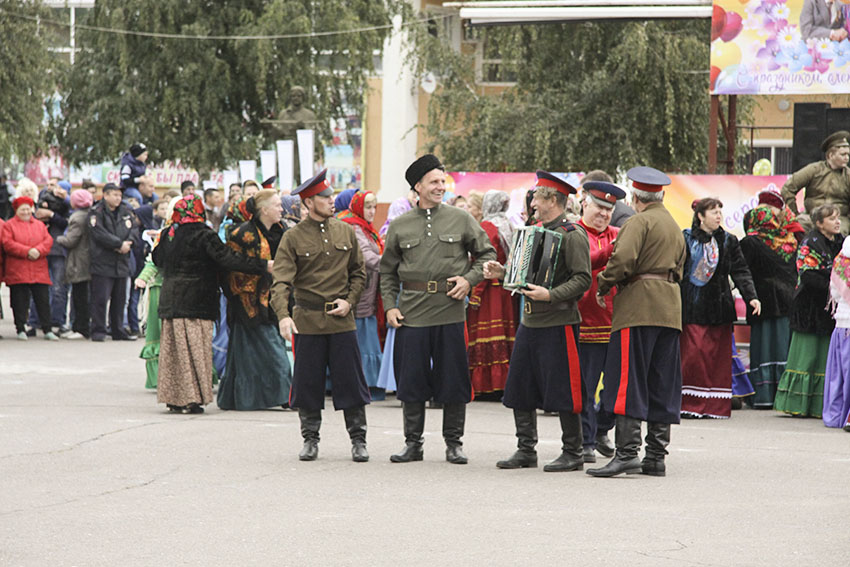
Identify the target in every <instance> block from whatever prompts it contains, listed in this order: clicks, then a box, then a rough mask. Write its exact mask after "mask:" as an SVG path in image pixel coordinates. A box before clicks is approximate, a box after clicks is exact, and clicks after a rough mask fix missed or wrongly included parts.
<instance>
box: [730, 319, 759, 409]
mask: <svg viewBox="0 0 850 567" xmlns="http://www.w3.org/2000/svg"><path fill="white" fill-rule="evenodd" d="M754 393H755V390H754V389H753V385H752V384H751V383H750V377H749V373H748V372H747V366H746V365H745V364H744V361H743V360H742V358H741V355H740V353H739V352H738V345H737V344H735V333H732V397H734V398H744V397H747V396H752V395H753V394H754Z"/></svg>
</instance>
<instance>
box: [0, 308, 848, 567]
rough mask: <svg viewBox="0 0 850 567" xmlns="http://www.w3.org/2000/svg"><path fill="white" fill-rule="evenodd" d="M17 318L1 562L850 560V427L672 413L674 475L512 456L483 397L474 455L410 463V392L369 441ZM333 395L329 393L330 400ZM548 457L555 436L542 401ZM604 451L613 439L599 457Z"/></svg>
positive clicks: (469, 448)
mask: <svg viewBox="0 0 850 567" xmlns="http://www.w3.org/2000/svg"><path fill="white" fill-rule="evenodd" d="M4 305H5V307H6V308H7V309H6V319H4V320H2V321H0V335H2V336H3V337H4V338H3V339H2V340H0V565H2V566H7V565H8V566H18V565H22V566H23V565H26V566H30V565H33V566H42V565H51V566H65V565H68V566H71V565H80V566H88V565H96V566H100V565H104V566H112V565H120V566H136V565H138V566H148V565H168V566H170V565H239V566H241V565H475V566H478V567H483V566H489V565H543V564H552V565H628V566H644V565H646V566H650V565H651V566H655V567H666V566H671V567H672V566H690V565H699V566H715V565H717V566H720V565H722V566H727V565H736V566H737V565H771V566H775V565H794V566H806V565H818V566H831V565H836V566H846V565H848V564H849V563H850V535H848V530H847V519H848V516H850V483H848V478H850V434H848V433H845V432H844V431H842V430H834V429H827V428H825V427H824V426H823V424H822V422H821V421H820V420H816V419H801V418H791V417H786V416H781V415H779V414H777V413H775V412H773V411H755V410H746V409H745V410H740V411H736V412H734V413H733V416H732V419H729V420H723V421H719V420H718V421H714V420H712V421H706V420H691V421H685V422H683V423H682V424H681V425H679V426H674V428H673V433H672V444H671V446H670V456H669V457H668V458H667V471H668V476H667V477H665V478H654V477H645V476H640V475H634V476H626V477H618V478H613V479H596V478H591V477H589V476H588V475H586V474H585V473H584V472H571V473H544V472H543V470H542V466H541V468H538V469H525V470H513V471H505V470H498V469H496V466H495V463H496V461H497V460H499V459H502V458H505V457H507V456H508V455H510V454H511V453H512V451H513V450H514V448H515V437H514V432H513V419H512V417H511V413H510V411H509V410H508V409H506V408H504V407H502V406H501V405H500V404H498V403H493V402H474V403H472V404H470V405H469V406H468V414H467V431H466V436H465V437H464V442H465V450H466V452H467V454H468V456H469V458H470V462H469V464H468V465H465V466H460V465H451V464H449V463H447V462H445V457H444V446H443V443H442V439H441V435H440V423H441V419H442V412H441V411H440V410H438V409H434V410H429V411H428V413H427V422H426V431H427V433H426V441H425V460H424V461H423V462H421V463H409V464H394V463H390V462H389V456H390V454H391V453H393V452H396V451H398V450H399V449H400V448H401V447H402V444H403V437H402V431H401V409H400V404H399V403H398V402H397V401H396V400H395V399H389V400H388V401H383V402H376V403H373V404H372V405H371V406H369V408H368V410H367V416H368V421H369V434H368V445H369V452H370V453H371V461H370V462H368V463H353V462H352V461H351V459H350V452H349V442H348V439H347V435H346V432H345V428H344V425H343V419H342V414H341V413H338V412H334V411H331V410H326V411H325V412H324V423H323V425H322V441H321V443H320V446H319V459H318V460H317V461H315V462H307V463H302V462H299V461H298V458H297V454H298V451H299V449H300V447H301V439H300V434H299V426H298V416H297V414H296V413H295V412H292V411H284V410H281V409H273V410H267V411H255V412H235V411H220V410H218V409H217V408H216V407H215V404H213V405H211V406H208V407H207V412H206V413H205V414H204V415H171V414H168V413H167V412H166V411H165V408H164V406H163V405H158V404H157V403H156V395H155V393H154V392H151V391H147V390H145V389H144V382H145V371H144V362H143V361H142V360H140V359H139V358H138V354H139V351H140V349H141V348H142V344H143V342H142V341H137V342H121V343H113V342H111V341H107V342H104V343H91V342H88V341H65V340H63V341H60V342H58V343H53V342H48V341H45V340H42V339H41V337H39V338H37V339H30V340H29V341H27V342H19V341H17V340H15V339H14V332H13V328H12V325H11V313H10V312H9V309H8V302H6V301H4ZM330 405H331V404H330V402H329V403H328V406H329V407H330ZM539 428H540V439H541V441H540V444H539V446H538V450H539V455H540V459H541V465H542V463H545V462H546V461H548V460H550V459H554V458H555V457H556V456H557V455H558V453H559V448H560V441H559V438H560V432H559V425H558V419H557V418H556V417H548V416H543V415H541V416H540V417H539ZM605 461H606V459H604V458H601V457H600V460H599V463H600V464H604V462H605Z"/></svg>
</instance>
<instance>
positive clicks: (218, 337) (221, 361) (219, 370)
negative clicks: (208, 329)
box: [212, 295, 230, 384]
mask: <svg viewBox="0 0 850 567" xmlns="http://www.w3.org/2000/svg"><path fill="white" fill-rule="evenodd" d="M228 344H230V332H229V329H228V328H227V298H226V297H224V295H222V296H221V297H219V314H218V321H216V322H215V336H214V337H213V342H212V353H213V354H212V356H213V373H214V374H213V384H217V383H218V381H219V380H221V379H222V375H223V374H224V372H225V367H226V365H227V345H228Z"/></svg>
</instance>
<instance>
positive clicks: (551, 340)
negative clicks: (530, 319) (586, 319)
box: [502, 324, 582, 413]
mask: <svg viewBox="0 0 850 567" xmlns="http://www.w3.org/2000/svg"><path fill="white" fill-rule="evenodd" d="M577 344H578V325H567V326H566V327H561V326H558V327H543V328H533V327H526V326H525V325H522V324H520V326H519V328H518V329H517V332H516V338H515V339H514V350H513V352H512V353H511V365H510V368H509V369H508V381H507V383H506V384H505V395H504V397H503V398H502V403H503V404H504V405H505V406H507V407H509V408H512V409H517V410H522V411H531V410H535V409H542V410H544V411H557V412H562V411H563V412H570V413H581V408H582V396H581V392H582V386H581V369H580V368H579V358H578V348H577V347H576V345H577Z"/></svg>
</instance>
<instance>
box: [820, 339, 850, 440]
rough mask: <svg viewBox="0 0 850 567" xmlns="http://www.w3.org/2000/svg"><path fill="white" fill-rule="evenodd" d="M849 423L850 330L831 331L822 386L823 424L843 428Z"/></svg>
mask: <svg viewBox="0 0 850 567" xmlns="http://www.w3.org/2000/svg"><path fill="white" fill-rule="evenodd" d="M848 421H850V329H846V328H838V327H836V329H835V330H834V331H832V339H830V341H829V354H828V355H827V358H826V375H825V378H824V384H823V424H824V425H826V426H827V427H844V426H845V425H847V423H848Z"/></svg>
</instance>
